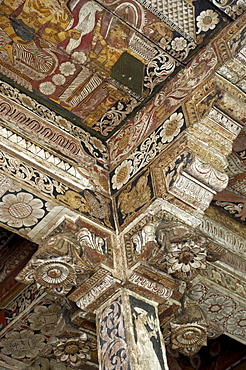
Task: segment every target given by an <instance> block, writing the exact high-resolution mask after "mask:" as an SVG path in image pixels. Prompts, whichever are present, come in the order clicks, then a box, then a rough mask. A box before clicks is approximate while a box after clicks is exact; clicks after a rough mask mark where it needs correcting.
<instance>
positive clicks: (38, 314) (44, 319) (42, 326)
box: [28, 304, 61, 335]
mask: <svg viewBox="0 0 246 370" xmlns="http://www.w3.org/2000/svg"><path fill="white" fill-rule="evenodd" d="M60 313H61V306H59V305H57V304H51V305H49V306H48V307H47V306H38V307H35V309H34V313H33V314H32V315H31V316H30V317H29V318H28V321H29V322H30V323H31V324H30V328H31V329H32V330H40V331H41V333H43V334H45V335H51V334H52V332H53V331H54V328H55V326H56V325H57V321H58V317H59V315H60Z"/></svg>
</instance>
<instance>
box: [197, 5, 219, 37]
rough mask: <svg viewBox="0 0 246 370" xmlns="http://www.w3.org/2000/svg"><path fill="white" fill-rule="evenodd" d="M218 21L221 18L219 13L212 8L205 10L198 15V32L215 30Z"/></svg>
mask: <svg viewBox="0 0 246 370" xmlns="http://www.w3.org/2000/svg"><path fill="white" fill-rule="evenodd" d="M218 23H219V18H218V14H217V13H215V12H214V11H213V10H212V9H208V10H204V11H202V12H201V13H200V15H199V16H198V17H197V27H198V32H197V33H200V32H202V31H203V32H207V31H208V30H213V29H214V28H215V26H216V25H217V24H218Z"/></svg>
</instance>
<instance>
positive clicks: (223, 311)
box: [202, 294, 235, 321]
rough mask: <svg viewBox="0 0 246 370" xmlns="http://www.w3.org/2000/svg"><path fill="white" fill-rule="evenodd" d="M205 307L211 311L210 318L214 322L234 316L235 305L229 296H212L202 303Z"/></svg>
mask: <svg viewBox="0 0 246 370" xmlns="http://www.w3.org/2000/svg"><path fill="white" fill-rule="evenodd" d="M202 305H203V306H206V309H207V310H208V311H209V314H210V317H212V319H213V320H214V321H219V320H221V319H223V318H225V317H228V316H230V315H231V314H233V312H234V310H235V303H234V302H233V300H232V299H231V298H230V297H228V296H219V295H215V294H213V295H210V296H209V297H208V298H206V299H205V300H204V301H203V302H202Z"/></svg>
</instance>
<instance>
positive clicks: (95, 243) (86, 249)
mask: <svg viewBox="0 0 246 370" xmlns="http://www.w3.org/2000/svg"><path fill="white" fill-rule="evenodd" d="M106 246H107V241H106V239H105V238H103V237H101V236H99V235H97V234H96V233H95V232H92V231H90V230H88V229H87V228H85V227H84V228H81V229H79V230H78V231H74V233H71V232H70V233H69V232H64V233H59V234H58V233H57V234H53V235H52V236H50V237H49V238H48V239H45V240H44V241H43V242H42V243H41V244H40V246H39V250H38V251H37V252H36V254H35V255H34V257H33V258H32V259H31V260H30V261H29V263H28V265H27V266H26V267H25V268H24V269H23V270H22V271H21V272H20V274H19V275H18V276H17V280H19V281H21V282H23V283H26V284H30V283H33V282H36V283H37V284H38V285H39V286H42V287H44V288H45V289H46V291H47V292H49V293H54V294H58V295H66V294H67V293H68V292H69V291H70V290H71V289H72V287H74V286H77V284H78V281H81V279H83V278H84V277H85V276H87V274H88V273H90V272H91V271H92V270H93V267H94V265H96V264H97V263H100V262H101V261H102V260H104V259H105V257H104V255H105V253H106Z"/></svg>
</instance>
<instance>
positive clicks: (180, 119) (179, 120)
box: [160, 112, 184, 143]
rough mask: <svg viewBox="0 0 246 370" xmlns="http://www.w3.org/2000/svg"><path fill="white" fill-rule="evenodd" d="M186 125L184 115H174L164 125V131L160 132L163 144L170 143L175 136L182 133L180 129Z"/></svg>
mask: <svg viewBox="0 0 246 370" xmlns="http://www.w3.org/2000/svg"><path fill="white" fill-rule="evenodd" d="M183 124H184V116H183V114H182V113H176V112H175V113H173V114H172V115H171V116H170V117H169V118H168V119H167V120H166V121H165V122H164V123H163V129H162V131H161V132H160V136H161V138H162V142H163V143H166V142H168V143H170V142H171V141H172V140H173V138H174V137H175V136H177V135H178V134H179V132H180V128H181V127H182V126H183Z"/></svg>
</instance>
